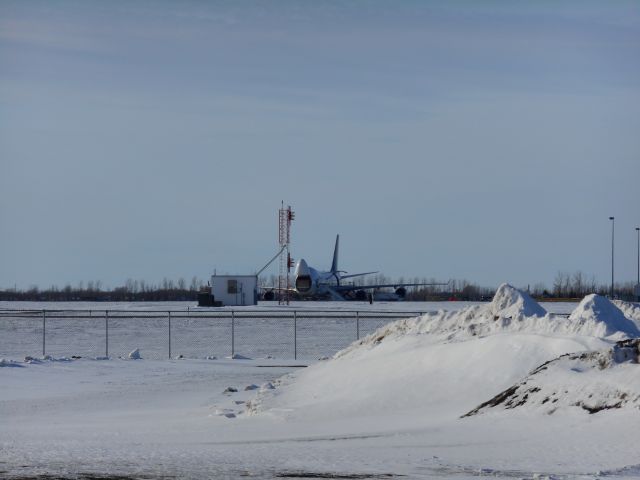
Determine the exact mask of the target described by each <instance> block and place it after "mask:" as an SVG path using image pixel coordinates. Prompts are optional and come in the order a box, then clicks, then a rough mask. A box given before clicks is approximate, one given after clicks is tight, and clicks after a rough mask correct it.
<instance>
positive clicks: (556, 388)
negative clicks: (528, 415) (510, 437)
mask: <svg viewBox="0 0 640 480" xmlns="http://www.w3.org/2000/svg"><path fill="white" fill-rule="evenodd" d="M639 361H640V339H632V340H624V341H621V342H618V343H617V344H616V345H614V346H613V347H612V348H610V349H607V350H603V351H595V352H586V353H579V354H567V355H562V356H561V357H559V358H556V359H554V360H552V361H549V362H546V363H544V364H542V365H540V366H539V367H538V368H536V369H535V370H534V371H533V372H531V374H530V375H528V376H527V377H526V378H525V379H524V380H523V381H521V382H519V383H517V384H516V385H514V386H512V387H509V388H508V389H506V390H505V391H503V392H501V393H499V394H498V395H496V396H495V397H493V398H492V399H491V400H489V401H487V402H485V403H483V404H482V405H480V406H478V407H476V408H475V409H473V410H472V411H470V412H469V413H467V414H466V415H464V416H465V417H468V416H472V415H477V414H481V413H486V412H488V411H492V410H494V411H495V410H510V409H515V408H523V409H524V408H526V409H529V410H541V411H542V412H543V413H546V414H549V415H550V414H553V413H555V412H556V411H557V410H558V409H561V408H568V407H574V408H575V407H578V408H581V409H582V410H585V411H587V412H588V413H590V414H593V413H597V412H601V411H603V410H610V409H617V408H623V407H633V408H636V409H640V365H639V364H638V362H639Z"/></svg>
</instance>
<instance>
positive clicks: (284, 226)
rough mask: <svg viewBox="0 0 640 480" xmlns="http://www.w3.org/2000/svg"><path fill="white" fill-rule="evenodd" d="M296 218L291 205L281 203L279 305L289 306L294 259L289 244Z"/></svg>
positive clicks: (279, 225) (279, 214)
mask: <svg viewBox="0 0 640 480" xmlns="http://www.w3.org/2000/svg"><path fill="white" fill-rule="evenodd" d="M294 218H295V213H294V212H293V211H292V210H291V205H287V208H285V207H284V201H282V202H281V206H280V210H279V211H278V243H279V244H280V275H279V276H278V293H279V295H278V305H289V290H290V288H291V283H290V281H289V272H290V271H291V267H292V266H293V259H292V258H291V255H290V254H289V244H290V243H291V222H292V221H293V219H294Z"/></svg>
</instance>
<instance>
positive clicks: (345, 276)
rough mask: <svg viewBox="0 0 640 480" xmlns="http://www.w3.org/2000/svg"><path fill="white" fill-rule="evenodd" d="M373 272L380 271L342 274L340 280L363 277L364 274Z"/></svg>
mask: <svg viewBox="0 0 640 480" xmlns="http://www.w3.org/2000/svg"><path fill="white" fill-rule="evenodd" d="M373 273H378V272H365V273H352V274H351V275H341V276H340V280H343V279H345V278H353V277H361V276H363V275H371V274H373Z"/></svg>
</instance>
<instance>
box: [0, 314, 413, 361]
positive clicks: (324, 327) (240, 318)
mask: <svg viewBox="0 0 640 480" xmlns="http://www.w3.org/2000/svg"><path fill="white" fill-rule="evenodd" d="M423 313H424V312H417V311H414V312H412V311H405V312H389V311H370V310H367V311H357V310H219V311H206V310H205V311H191V310H180V311H175V310H173V311H158V310H145V311H140V310H136V311H132V310H0V358H19V357H24V356H33V357H39V356H45V355H51V356H53V357H71V356H78V357H93V358H95V357H126V356H127V355H128V354H129V352H131V351H133V350H134V349H136V348H137V349H139V350H140V352H141V354H142V356H143V358H153V359H161V358H175V357H178V356H182V357H185V358H207V357H209V358H211V357H217V358H221V357H227V356H232V357H233V356H236V357H238V356H242V357H247V358H284V359H291V358H293V359H317V358H320V357H324V356H329V355H333V354H334V353H335V352H337V351H339V350H341V349H342V348H345V347H346V346H348V345H349V344H350V343H351V342H353V341H354V340H357V339H359V338H361V337H363V336H365V335H368V334H369V333H371V332H373V331H374V330H376V329H377V328H379V327H380V326H382V325H384V324H386V323H388V322H391V321H394V320H398V319H403V318H411V317H416V316H419V315H422V314H423Z"/></svg>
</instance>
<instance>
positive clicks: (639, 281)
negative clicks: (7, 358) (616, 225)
mask: <svg viewBox="0 0 640 480" xmlns="http://www.w3.org/2000/svg"><path fill="white" fill-rule="evenodd" d="M636 234H637V236H638V276H637V278H636V291H635V293H636V300H637V301H639V302H640V227H636Z"/></svg>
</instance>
